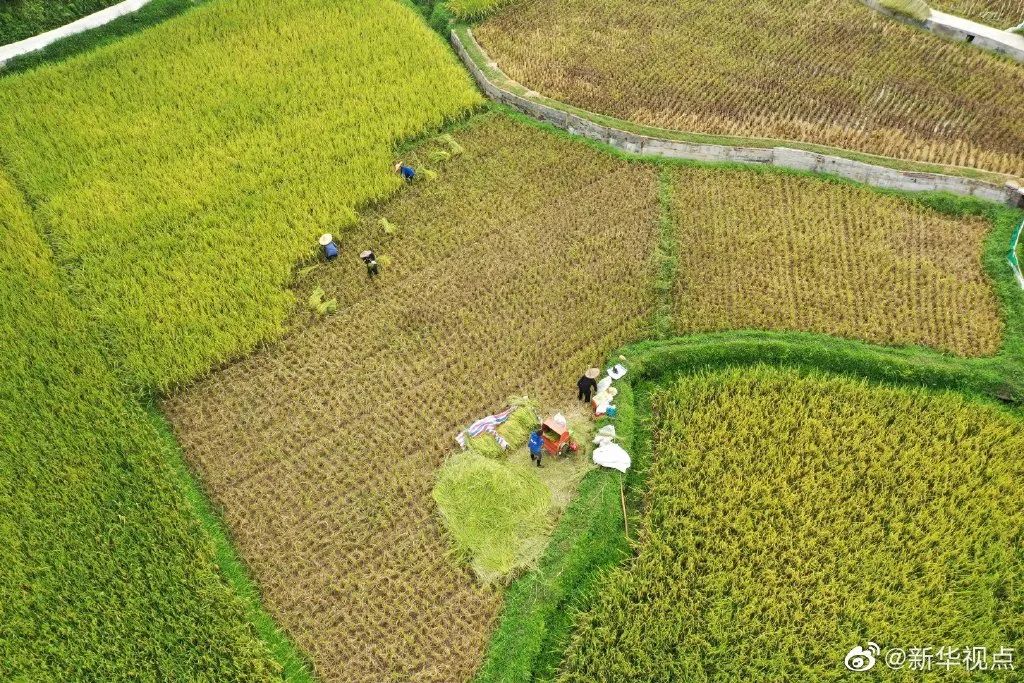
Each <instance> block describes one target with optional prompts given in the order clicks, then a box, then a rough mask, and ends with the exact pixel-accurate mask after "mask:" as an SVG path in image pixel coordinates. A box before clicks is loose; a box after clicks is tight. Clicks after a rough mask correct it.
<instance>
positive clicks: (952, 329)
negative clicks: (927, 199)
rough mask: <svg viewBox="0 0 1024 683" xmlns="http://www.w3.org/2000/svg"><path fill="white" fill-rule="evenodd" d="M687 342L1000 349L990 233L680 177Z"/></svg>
mask: <svg viewBox="0 0 1024 683" xmlns="http://www.w3.org/2000/svg"><path fill="white" fill-rule="evenodd" d="M671 203H672V211H671V213H672V218H673V221H674V222H675V225H676V241H677V245H678V255H679V263H678V276H677V279H676V283H675V290H674V304H675V310H674V319H675V325H676V329H677V331H678V332H679V333H680V334H686V333H692V332H713V331H720V330H735V329H744V328H757V329H773V330H796V331H806V332H823V333H827V334H833V335H838V336H843V337H850V338H858V339H863V340H866V341H870V342H875V343H880V344H921V345H925V346H932V347H935V348H939V349H942V350H946V351H950V352H953V353H956V354H958V355H961V356H985V355H992V354H994V353H996V351H998V349H999V346H1000V344H1001V340H1002V328H1003V323H1002V321H1001V318H1000V314H999V306H998V302H997V299H996V296H995V293H994V291H993V288H992V286H991V283H990V281H989V278H988V277H987V276H986V275H985V272H984V269H983V266H982V262H981V255H982V251H983V243H984V240H985V236H986V233H987V232H988V230H989V227H990V226H989V224H988V222H987V221H986V220H984V219H982V218H978V217H952V216H946V215H943V214H940V213H938V212H936V211H933V210H931V209H928V208H926V207H923V206H921V205H919V204H916V203H914V202H913V201H911V200H908V199H904V198H900V197H892V196H886V195H882V194H879V193H877V192H873V191H871V190H868V189H866V188H859V187H856V186H852V185H849V184H845V183H834V182H828V181H824V180H819V179H814V178H809V177H805V176H796V175H790V174H779V173H752V172H749V171H720V170H711V169H682V170H679V171H676V172H675V174H674V175H673V181H672V200H671Z"/></svg>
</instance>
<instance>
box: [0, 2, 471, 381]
mask: <svg viewBox="0 0 1024 683" xmlns="http://www.w3.org/2000/svg"><path fill="white" fill-rule="evenodd" d="M167 55H175V58H174V59H168V58H167ZM0 102H2V103H3V106H0V159H2V160H3V163H4V165H5V167H6V168H7V169H8V171H9V173H10V175H11V177H12V179H13V181H14V182H15V183H16V184H17V185H18V187H19V188H20V189H21V190H22V191H23V192H24V193H25V194H26V195H27V197H28V199H29V201H30V203H31V205H32V207H33V209H34V215H35V220H36V221H37V222H38V223H39V224H40V225H41V229H42V230H43V231H45V233H46V234H47V235H48V236H49V239H50V240H51V242H52V244H53V248H54V254H55V258H56V260H57V263H58V265H59V266H60V270H59V272H60V275H61V281H62V283H63V285H64V286H65V287H66V289H67V291H68V292H69V293H70V295H71V298H72V300H73V301H74V302H75V304H76V305H77V306H79V307H80V308H81V309H82V310H83V312H84V313H85V315H86V319H87V320H89V322H90V323H91V324H92V325H93V326H94V327H95V328H96V331H97V336H98V338H100V339H102V340H103V343H104V346H105V347H106V352H107V355H108V357H109V358H111V359H112V360H113V362H115V363H116V366H117V368H116V369H117V371H118V372H119V374H120V375H121V376H123V377H125V378H126V379H127V380H128V381H129V382H130V383H132V384H136V385H140V386H144V387H147V388H149V387H155V388H160V389H162V388H166V387H169V386H172V385H174V384H176V383H180V382H184V381H187V380H189V379H191V378H192V377H195V376H197V375H199V374H202V373H203V372H206V371H208V370H209V369H210V368H211V367H213V366H215V365H217V364H219V363H221V362H223V361H225V360H227V359H229V358H231V357H234V356H238V355H240V354H244V353H245V352H248V351H250V350H251V349H253V348H254V347H255V346H256V345H257V344H258V343H259V342H260V341H264V340H266V339H269V338H272V337H275V336H278V335H280V333H281V332H282V324H283V322H284V319H285V318H286V316H287V314H288V311H289V310H290V309H291V307H292V304H293V301H292V299H291V296H290V294H289V293H288V291H287V285H288V282H289V278H290V276H291V273H292V266H293V265H294V263H295V262H296V261H297V260H299V259H302V258H304V257H306V256H307V255H308V254H309V253H310V252H311V246H310V245H315V240H316V237H317V236H319V235H320V233H322V232H325V231H333V232H342V231H343V230H345V229H346V228H347V227H351V226H352V225H353V224H354V222H355V220H356V213H355V210H356V208H357V207H358V206H360V205H364V204H367V203H369V202H372V201H375V200H380V199H382V198H384V197H386V196H387V195H388V194H389V193H391V192H393V191H394V190H395V188H396V187H397V186H398V185H399V182H400V181H399V180H398V179H397V177H396V176H395V174H394V173H392V172H391V165H392V164H393V162H394V160H393V156H392V155H393V153H394V147H395V146H396V145H398V144H399V143H401V142H403V141H405V140H408V139H410V138H414V137H416V136H418V135H421V134H423V133H424V132H425V131H427V130H429V129H432V128H434V127H437V126H441V125H442V124H444V123H446V122H449V121H451V120H453V119H456V118H460V117H462V116H463V115H465V114H466V112H467V111H469V110H470V109H471V108H473V107H475V106H476V105H478V104H479V103H480V102H481V98H480V96H479V95H478V94H477V93H476V91H475V90H474V89H473V88H472V87H471V85H470V79H469V77H468V75H467V74H466V73H465V72H464V71H463V69H462V68H461V67H460V66H459V64H458V63H457V60H456V58H455V57H454V56H453V55H452V54H451V52H450V51H449V50H448V49H447V48H446V47H445V45H444V42H443V41H442V40H441V38H440V37H439V36H438V35H436V34H435V33H434V32H432V31H431V30H430V29H429V28H428V27H427V26H426V25H425V24H424V23H423V22H422V20H421V19H420V17H419V15H417V14H416V12H415V11H414V10H412V9H410V8H408V7H406V6H405V5H403V4H402V3H400V2H397V1H394V0H384V2H370V1H369V0H357V1H354V2H345V3H340V4H339V3H331V2H312V3H310V2H295V1H292V0H288V1H286V2H278V3H271V4H267V3H260V2H255V0H223V1H219V2H214V3H210V4H206V5H203V6H200V7H197V8H195V9H193V10H190V11H189V12H186V13H185V14H183V15H182V16H180V17H178V18H176V19H174V20H171V21H168V22H166V23H163V24H160V25H157V26H155V27H153V28H151V29H149V30H146V31H143V32H141V33H137V34H134V35H132V36H129V37H127V38H125V39H123V40H120V41H118V42H116V43H114V44H112V45H109V46H106V47H103V48H100V49H98V50H95V51H92V52H88V53H86V54H84V55H82V56H81V57H78V58H75V59H70V60H67V61H65V62H62V63H59V64H56V65H54V66H50V67H47V68H42V69H34V70H31V71H28V72H25V73H22V74H16V75H13V76H11V77H8V78H4V79H2V80H0Z"/></svg>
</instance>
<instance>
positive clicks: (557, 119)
mask: <svg viewBox="0 0 1024 683" xmlns="http://www.w3.org/2000/svg"><path fill="white" fill-rule="evenodd" d="M460 34H462V35H460ZM450 39H451V42H452V46H453V47H454V48H455V52H456V53H457V54H458V55H459V58H460V59H462V62H463V63H464V64H465V65H466V68H468V69H469V71H470V73H471V74H472V75H473V78H474V79H475V80H476V82H477V84H478V85H479V86H480V88H481V90H483V92H484V93H485V94H486V95H487V96H488V97H489V98H490V99H492V100H495V101H497V102H500V103H503V104H506V105H508V106H510V107H512V108H514V109H516V110H518V111H520V112H522V113H524V114H526V115H528V116H531V117H533V118H535V119H538V120H540V121H543V122H545V123H548V124H551V125H553V126H555V127H556V128H560V129H562V130H564V131H567V132H569V133H570V134H572V135H579V136H582V137H585V138H589V139H591V140H596V141H598V142H602V143H605V144H608V145H611V146H612V147H615V148H617V149H619V150H622V151H624V152H629V153H632V154H640V155H649V156H660V157H666V158H672V159H689V160H691V161H702V162H726V163H741V164H752V165H760V166H778V167H781V168H788V169H792V170H796V171H807V172H811V173H820V174H826V175H833V176H839V177H842V178H846V179H848V180H853V181H855V182H860V183H863V184H865V185H871V186H872V187H879V188H882V189H887V190H902V191H906V192H936V191H938V192H951V193H953V194H957V195H961V196H965V197H977V198H979V199H984V200H986V201H991V202H996V203H999V204H1005V205H1008V206H1011V207H1024V188H1021V187H1020V185H1019V184H1018V183H1016V182H1014V181H1007V182H1006V183H1005V184H1003V185H999V184H997V183H995V182H990V181H987V180H981V179H978V178H969V177H965V176H957V175H949V174H945V173H935V172H930V171H904V170H900V169H896V168H890V167H886V166H879V165H875V164H871V163H868V162H864V161H858V160H855V159H848V158H845V157H840V156H833V155H830V154H826V153H823V152H813V151H808V150H803V149H797V148H794V147H784V146H777V147H754V146H738V145H726V144H715V143H702V142H689V141H685V140H676V139H670V138H664V137H657V136H653V135H643V134H639V133H634V132H630V131H628V130H625V129H624V128H625V127H629V126H630V125H631V124H629V122H627V121H620V120H618V119H614V118H611V117H607V116H603V115H597V114H593V113H592V112H586V111H583V110H579V109H577V108H575V107H572V108H570V107H568V106H567V105H565V104H564V103H561V102H557V101H554V100H550V99H549V98H543V100H545V101H546V102H550V103H551V104H546V103H543V102H542V101H540V100H541V99H542V97H541V96H540V95H539V94H538V93H534V92H532V91H530V90H527V89H526V88H525V87H524V86H522V85H521V84H519V83H517V82H516V81H514V80H512V79H511V78H509V77H508V76H507V75H506V74H505V73H504V72H502V71H501V70H500V69H499V68H498V65H497V64H496V63H495V62H494V61H493V60H491V59H490V58H489V57H488V56H487V54H486V52H484V50H483V48H482V47H481V46H480V45H479V43H477V42H476V38H475V37H474V36H473V32H472V30H471V29H470V28H469V27H468V26H462V27H456V28H453V29H452V30H451V33H450ZM464 40H465V42H464ZM467 43H468V47H467ZM474 53H475V54H476V55H479V61H478V58H477V57H475V56H474ZM495 81H498V83H496V82H495ZM509 88H513V89H515V90H519V91H520V92H522V93H523V94H522V95H519V94H516V93H515V92H512V90H510V89H509ZM552 105H555V106H552ZM570 109H571V111H570ZM577 112H578V113H577ZM599 121H602V122H604V121H606V122H608V123H607V124H605V123H599ZM837 151H838V150H837ZM894 161H898V160H894ZM965 170H968V169H965ZM993 175H994V174H993Z"/></svg>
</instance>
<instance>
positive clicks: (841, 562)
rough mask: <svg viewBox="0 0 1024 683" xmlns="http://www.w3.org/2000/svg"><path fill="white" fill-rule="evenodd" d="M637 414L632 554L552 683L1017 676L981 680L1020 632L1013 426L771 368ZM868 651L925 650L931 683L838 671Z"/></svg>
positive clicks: (996, 411)
mask: <svg viewBox="0 0 1024 683" xmlns="http://www.w3.org/2000/svg"><path fill="white" fill-rule="evenodd" d="M651 407H652V411H653V417H652V425H651V430H652V436H651V453H652V454H651V462H650V463H649V470H648V474H647V476H646V483H645V489H644V494H643V496H644V505H643V508H642V509H643V513H642V520H641V524H640V531H639V538H638V540H637V544H636V545H637V554H636V556H635V557H633V558H631V559H629V560H627V561H626V563H625V564H623V565H622V566H621V567H619V568H617V569H615V570H614V571H612V572H611V573H609V574H606V575H605V576H603V577H602V578H601V579H600V580H599V581H600V583H599V585H598V586H597V588H596V590H595V591H594V594H595V596H596V598H595V600H594V601H593V602H592V603H591V604H590V605H588V606H587V607H586V608H585V611H584V612H583V614H582V615H581V617H580V618H579V620H578V622H577V630H576V632H575V634H574V636H573V639H572V642H571V645H570V647H569V650H568V654H567V656H566V659H565V660H564V661H563V663H562V671H561V675H560V676H559V678H558V680H559V681H560V682H561V683H598V682H610V681H636V682H641V681H651V682H653V681H712V680H713V681H721V682H723V683H731V682H737V683H739V682H740V681H743V682H746V681H839V680H851V681H852V680H855V679H856V678H858V677H863V678H865V679H867V678H871V679H872V680H880V681H907V680H915V679H920V680H946V679H949V680H983V679H988V678H991V679H992V680H998V679H999V678H1003V677H1005V679H1006V680H1019V676H1018V675H1017V672H1015V671H1008V670H1003V671H999V670H991V669H992V666H993V664H992V662H993V658H994V654H995V653H996V652H998V651H999V650H1000V648H1004V647H1009V648H1014V647H1016V649H1017V653H1019V646H1020V634H1021V628H1022V627H1024V616H1022V615H1024V609H1022V606H1024V564H1022V563H1021V561H1020V559H1021V558H1020V543H1021V528H1022V525H1024V489H1022V488H1021V486H1020V482H1021V480H1022V478H1024V458H1022V457H1021V454H1022V453H1024V429H1022V428H1021V416H1020V415H1019V413H1012V412H1010V411H1008V410H1004V409H1001V408H997V407H994V406H991V405H986V404H981V403H975V402H972V401H971V400H969V399H966V398H964V397H962V396H959V395H955V394H939V393H929V392H926V391H924V390H921V389H896V388H882V387H878V386H872V385H870V384H868V383H867V382H865V381H861V380H852V379H845V378H837V377H834V376H827V375H819V374H811V375H809V376H802V375H800V374H799V373H798V372H796V371H793V370H779V369H765V368H761V369H742V370H740V369H737V370H729V371H725V372H720V373H717V374H708V375H698V376H691V377H685V378H682V379H679V380H677V381H675V382H674V383H671V384H669V385H667V386H665V387H663V388H661V389H659V390H657V391H656V392H655V393H654V395H653V397H652V401H651ZM868 641H873V642H876V643H878V644H879V645H880V646H881V647H882V648H883V651H885V652H888V651H890V650H891V649H892V648H902V649H903V650H904V652H905V653H910V648H918V649H920V648H925V647H927V648H929V650H928V652H929V654H930V657H931V659H929V660H928V661H929V663H930V668H931V671H930V672H926V671H923V670H917V671H915V670H914V663H913V662H914V660H913V655H912V653H910V658H907V659H905V660H904V662H903V665H902V669H901V670H894V669H892V668H890V667H889V666H887V665H886V664H885V663H884V660H880V661H879V662H878V663H877V665H876V666H875V667H874V668H873V669H872V670H871V671H869V672H867V673H850V672H848V671H846V669H845V668H844V661H845V657H846V654H847V652H848V651H850V649H851V648H852V647H854V646H856V645H860V646H866V644H867V642H868ZM973 647H984V648H987V655H986V664H985V666H986V669H989V670H987V671H984V672H981V673H979V672H978V671H971V670H969V669H968V668H967V662H968V659H967V658H966V657H965V656H964V654H963V650H964V648H973ZM939 648H949V649H950V650H951V651H955V655H956V657H955V659H954V657H952V656H947V657H945V658H943V656H942V655H941V654H939V652H938V650H939ZM944 659H945V661H949V662H953V664H952V666H950V667H949V668H948V669H946V670H945V671H944V670H943V665H942V664H940V662H941V661H943V660H944ZM920 661H921V662H922V663H921V668H923V661H924V660H923V659H921V660H920ZM978 661H980V660H978ZM1015 665H1016V666H1018V667H1019V663H1015Z"/></svg>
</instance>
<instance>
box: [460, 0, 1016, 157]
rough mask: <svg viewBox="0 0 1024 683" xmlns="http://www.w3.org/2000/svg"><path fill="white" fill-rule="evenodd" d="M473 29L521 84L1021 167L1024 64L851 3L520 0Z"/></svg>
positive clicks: (794, 135)
mask: <svg viewBox="0 0 1024 683" xmlns="http://www.w3.org/2000/svg"><path fill="white" fill-rule="evenodd" d="M473 30H474V34H475V36H476V37H477V39H478V40H479V42H480V43H481V45H482V46H483V47H484V48H485V49H486V51H487V52H488V54H489V55H490V57H491V58H492V59H494V60H495V61H496V62H497V64H498V66H499V67H500V68H501V69H502V70H503V71H504V72H505V73H507V74H508V75H509V76H510V77H512V78H513V79H515V80H516V81H518V82H519V83H521V84H523V85H524V86H526V87H528V88H530V89H532V90H535V91H537V92H539V93H541V94H542V95H545V96H547V97H551V98H553V99H556V100H560V101H563V102H566V103H568V104H571V105H574V106H577V107H580V108H583V109H586V110H589V111H592V112H595V113H598V114H605V115H609V116H614V117H617V118H620V119H625V120H626V121H629V122H632V123H636V124H644V125H647V126H654V127H660V128H667V129H671V130H676V131H685V132H692V133H705V134H712V135H727V136H744V137H755V138H771V139H785V140H793V141H799V142H804V143H815V144H820V145H827V146H831V147H838V148H843V149H847V150H854V151H858V152H866V153H870V154H875V155H882V156H887V157H893V158H896V159H901V160H910V161H916V162H933V163H941V164H948V165H954V166H964V167H971V168H975V169H983V170H985V171H992V172H997V173H1005V174H1010V175H1015V176H1022V175H1024V152H1022V150H1024V128H1022V127H1021V126H1020V125H1019V124H1018V122H1017V120H1016V119H1015V117H1014V116H1013V115H1012V114H1010V112H1017V111H1024V70H1022V69H1021V68H1020V65H1019V64H1016V63H1015V62H1012V61H1010V60H1007V59H1003V58H1000V57H996V56H994V55H991V54H988V53H986V52H984V51H982V50H978V49H974V48H972V47H971V46H968V45H964V44H957V43H951V42H949V41H946V40H943V39H941V38H938V37H936V36H933V35H930V34H928V33H927V32H925V31H921V30H919V29H916V28H914V27H910V26H905V25H903V24H900V23H899V22H896V21H892V20H891V19H888V18H887V17H884V16H882V15H880V14H878V13H876V12H874V11H873V10H871V9H870V8H868V7H866V6H864V5H862V4H860V3H859V2H857V1H856V0H781V1H778V0H760V1H758V2H739V1H738V0H723V1H721V2H703V1H702V0H684V1H682V2H676V1H673V0H647V1H645V2H624V1H623V0H590V1H588V2H576V1H575V0H522V1H521V2H516V3H514V4H512V5H510V6H508V7H506V8H504V9H501V10H500V11H498V12H497V13H496V14H494V15H493V16H492V17H490V18H488V19H486V20H484V21H483V22H482V23H481V24H480V25H478V26H475V27H474V29H473Z"/></svg>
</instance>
